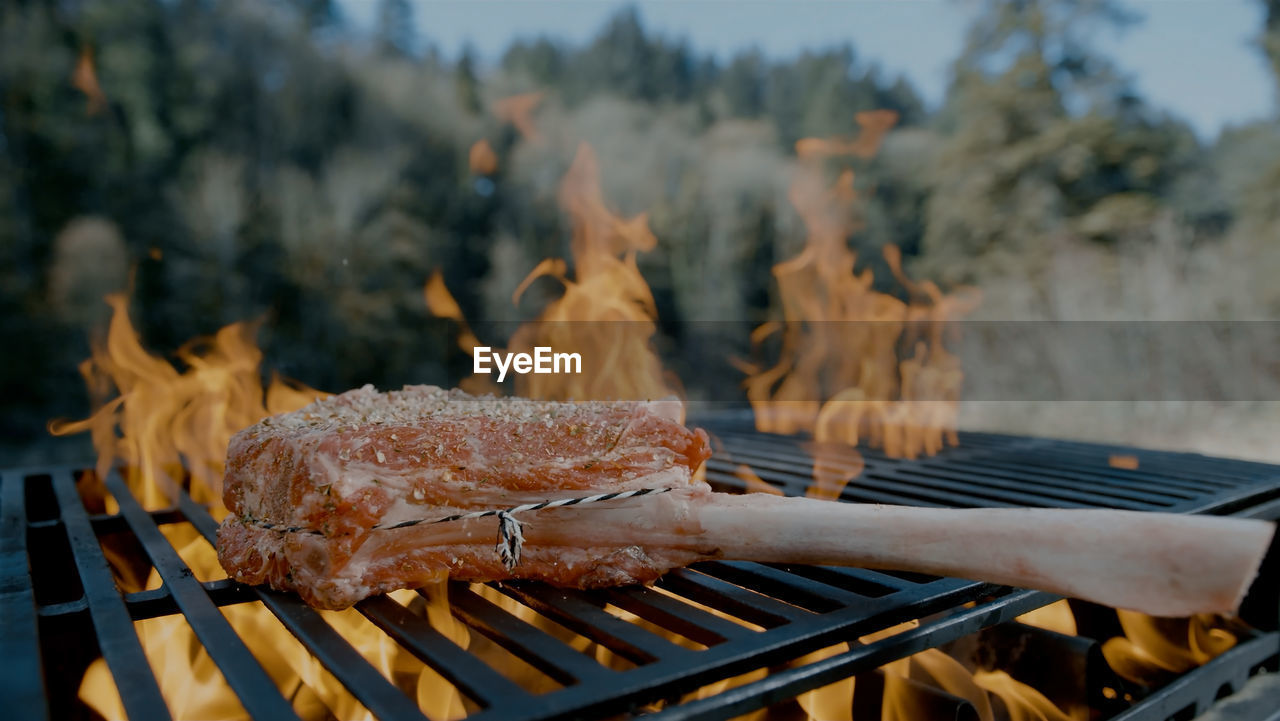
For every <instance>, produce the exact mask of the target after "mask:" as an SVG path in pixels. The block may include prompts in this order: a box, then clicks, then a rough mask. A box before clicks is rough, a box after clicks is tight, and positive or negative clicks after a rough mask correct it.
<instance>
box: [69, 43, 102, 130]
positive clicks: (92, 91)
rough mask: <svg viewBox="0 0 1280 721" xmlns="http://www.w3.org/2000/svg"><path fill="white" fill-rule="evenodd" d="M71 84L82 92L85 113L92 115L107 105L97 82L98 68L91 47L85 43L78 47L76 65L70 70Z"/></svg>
mask: <svg viewBox="0 0 1280 721" xmlns="http://www.w3.org/2000/svg"><path fill="white" fill-rule="evenodd" d="M71 84H72V86H74V87H75V89H76V90H79V91H80V92H82V93H84V97H85V110H84V112H85V115H89V116H93V115H97V114H98V113H100V112H102V110H103V109H104V108H106V107H107V96H106V95H105V94H104V93H103V92H102V86H101V85H99V84H98V70H97V67H96V66H95V65H94V62H93V49H92V48H90V47H89V46H88V45H85V46H84V47H83V48H81V49H80V56H79V57H78V58H77V59H76V67H75V69H74V70H72V71H71Z"/></svg>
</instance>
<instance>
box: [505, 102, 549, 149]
mask: <svg viewBox="0 0 1280 721" xmlns="http://www.w3.org/2000/svg"><path fill="white" fill-rule="evenodd" d="M544 95H545V93H542V92H533V93H521V94H520V95H512V96H510V97H507V98H503V99H501V100H499V101H497V102H496V103H494V104H493V114H494V115H496V116H498V119H499V120H501V121H503V122H505V123H510V124H511V125H513V126H515V129H516V130H517V131H519V133H520V137H522V138H524V139H525V140H528V141H529V142H531V143H537V142H541V141H542V135H541V134H539V133H538V128H537V126H536V125H534V123H533V111H535V110H537V109H538V106H539V105H541V104H542V98H543V96H544Z"/></svg>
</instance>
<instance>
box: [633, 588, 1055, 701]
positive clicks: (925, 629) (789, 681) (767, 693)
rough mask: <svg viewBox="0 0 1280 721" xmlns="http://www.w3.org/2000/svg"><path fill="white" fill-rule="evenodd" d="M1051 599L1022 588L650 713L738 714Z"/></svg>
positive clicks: (951, 637) (928, 646)
mask: <svg viewBox="0 0 1280 721" xmlns="http://www.w3.org/2000/svg"><path fill="white" fill-rule="evenodd" d="M1054 600H1056V598H1055V597H1050V596H1047V594H1042V593H1039V592H1036V591H1021V592H1019V593H1017V594H1014V595H1013V596H1010V597H1006V598H1004V599H1000V600H999V601H997V602H990V603H985V604H978V605H976V606H974V607H973V608H967V609H961V610H958V611H953V612H952V613H950V614H949V615H948V617H947V618H945V619H942V620H938V621H935V622H933V623H931V624H927V625H922V626H921V627H920V628H915V629H910V630H907V631H903V632H902V633H899V634H896V635H893V636H890V637H888V638H885V639H881V640H879V641H876V642H874V643H870V644H866V645H860V646H856V647H855V648H852V649H851V650H849V651H846V652H844V653H841V654H837V655H834V656H830V657H828V658H825V659H822V660H820V661H816V662H814V663H811V664H808V665H805V666H801V667H799V668H793V669H785V670H780V671H775V672H773V673H771V674H769V675H768V676H767V677H765V678H764V679H762V680H760V681H755V682H753V683H750V684H744V685H742V686H738V687H737V688H733V689H729V690H727V691H725V692H724V693H722V694H719V695H717V696H716V697H714V698H709V699H700V700H697V701H691V702H689V703H685V704H681V705H679V706H675V707H672V708H670V709H666V710H664V711H662V712H659V713H657V714H654V715H653V716H652V717H651V718H654V719H661V720H662V721H675V720H676V719H679V720H680V721H693V720H694V719H723V718H731V717H734V716H740V715H742V714H745V713H750V712H752V711H755V710H757V709H761V708H764V707H766V706H771V705H773V704H775V703H778V702H779V701H785V700H787V699H790V698H795V697H796V696H797V695H799V694H801V693H804V692H805V691H808V690H810V689H814V688H820V687H822V686H826V685H827V684H830V683H833V682H835V681H838V680H840V679H842V678H848V677H849V676H852V675H854V674H855V673H858V672H859V671H862V670H866V669H869V668H876V667H879V666H883V665H884V664H886V663H889V662H890V661H896V660H897V659H900V658H903V657H905V656H909V655H911V654H913V653H916V652H918V651H922V650H924V649H927V648H933V647H935V646H938V645H941V644H942V643H945V642H946V641H950V640H954V639H956V638H959V637H960V636H964V635H967V634H969V633H973V632H974V631H977V630H979V629H982V628H984V627H986V626H990V625H994V624H997V623H1004V622H1005V621H1011V620H1013V619H1014V618H1016V617H1017V616H1019V615H1021V614H1023V613H1026V612H1028V611H1032V610H1034V609H1037V608H1039V607H1041V606H1043V605H1045V604H1046V603H1049V602H1052V601H1054Z"/></svg>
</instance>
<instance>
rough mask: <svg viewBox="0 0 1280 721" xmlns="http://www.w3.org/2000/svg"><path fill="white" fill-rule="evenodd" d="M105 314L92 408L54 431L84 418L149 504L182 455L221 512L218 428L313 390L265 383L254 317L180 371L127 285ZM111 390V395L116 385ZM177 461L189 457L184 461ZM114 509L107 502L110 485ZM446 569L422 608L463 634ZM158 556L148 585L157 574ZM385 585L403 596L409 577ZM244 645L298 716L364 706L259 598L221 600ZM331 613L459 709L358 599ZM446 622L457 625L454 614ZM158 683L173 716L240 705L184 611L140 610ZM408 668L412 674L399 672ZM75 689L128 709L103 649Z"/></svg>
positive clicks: (197, 547)
mask: <svg viewBox="0 0 1280 721" xmlns="http://www.w3.org/2000/svg"><path fill="white" fill-rule="evenodd" d="M107 300H108V303H110V305H111V307H112V310H113V315H112V320H111V325H110V327H109V329H108V333H107V338H106V341H105V343H100V344H95V346H94V348H93V356H92V358H91V359H90V360H88V361H85V362H84V363H83V364H82V365H81V372H82V373H83V375H84V377H85V380H86V382H87V383H88V385H89V388H90V391H91V395H92V396H93V400H94V403H95V405H96V406H97V410H96V411H95V412H94V413H93V415H92V416H90V417H89V418H88V419H86V420H83V421H76V422H67V421H55V422H53V423H51V424H50V429H51V430H52V431H53V432H54V433H59V434H62V433H73V432H77V431H83V430H88V431H90V432H91V433H92V436H93V441H94V445H95V448H96V449H97V452H98V473H99V474H102V473H105V472H107V470H109V469H110V468H111V467H112V466H113V465H114V464H116V463H117V462H119V463H122V464H124V466H125V471H126V480H127V481H128V483H129V486H130V489H131V490H132V491H133V493H134V495H135V496H137V497H138V498H139V500H140V501H141V502H142V503H143V504H144V505H145V506H146V507H148V508H159V507H162V506H165V505H168V504H169V503H170V496H169V494H168V493H166V492H165V491H166V489H169V488H171V485H172V483H173V481H171V480H169V479H170V478H171V476H169V475H168V474H169V472H170V471H180V469H181V468H182V467H183V465H185V466H186V467H187V468H189V469H190V472H191V479H190V492H191V494H192V495H193V497H195V498H196V499H197V500H199V501H201V502H202V503H204V504H206V505H208V506H209V507H210V509H211V511H212V512H213V514H214V515H215V516H218V517H221V516H222V515H224V514H225V509H224V508H223V507H222V504H221V499H220V494H219V488H220V486H221V480H222V471H223V464H224V460H225V455H226V447H227V442H228V440H229V438H230V436H231V435H232V434H233V433H234V432H235V431H237V430H239V429H240V428H243V427H245V426H248V425H250V424H252V423H255V422H257V421H258V420H260V419H261V418H263V417H265V416H266V415H269V414H274V413H281V412H286V411H290V410H295V409H297V408H300V407H302V406H304V405H306V404H307V403H310V402H311V401H313V400H314V399H315V398H316V396H317V395H321V394H319V393H317V392H316V391H314V390H311V389H309V388H305V387H301V386H298V385H296V384H288V383H285V382H283V381H281V380H279V379H278V378H276V379H273V380H272V382H271V384H270V385H269V387H268V388H267V389H266V390H265V392H264V389H263V387H262V381H261V378H260V375H259V363H260V361H261V352H260V351H259V350H258V348H257V346H256V345H255V344H254V343H253V338H252V332H251V330H252V328H251V326H248V325H246V324H243V323H236V324H233V325H229V326H227V327H225V328H223V329H222V330H220V331H219V332H218V333H217V334H216V335H215V336H214V337H213V338H210V339H206V340H203V341H198V342H195V343H191V344H188V345H187V346H185V347H184V348H183V349H182V350H180V351H179V353H178V356H179V358H180V360H182V362H183V363H184V365H185V366H186V370H185V371H181V372H180V371H179V370H177V369H175V368H174V367H173V366H171V365H170V364H169V363H167V362H165V361H164V360H163V359H161V358H158V357H156V356H155V355H152V354H151V353H148V352H147V351H146V350H145V349H144V348H143V347H142V345H141V343H140V342H139V339H138V335H137V332H136V331H135V330H134V328H133V325H132V324H131V323H130V321H129V316H128V302H127V300H126V298H125V297H124V296H123V295H113V296H110V297H108V299H107ZM113 388H114V389H115V390H116V391H118V393H119V395H118V396H117V397H115V398H109V396H110V393H111V391H112V389H113ZM184 462H185V463H184ZM106 500H107V502H108V506H109V507H110V508H111V509H112V510H113V511H114V509H115V507H116V504H115V502H114V500H113V499H111V498H107V499H106ZM161 531H162V532H163V533H164V534H165V536H166V537H167V538H168V540H169V542H170V543H171V544H172V545H173V546H174V548H175V549H176V550H177V551H178V554H179V555H180V556H181V557H182V558H183V560H184V561H185V562H186V563H187V564H188V566H190V568H191V570H192V572H193V573H194V574H195V576H196V577H197V578H198V579H200V580H202V581H209V580H215V579H219V578H225V574H224V573H223V571H222V568H221V566H220V564H219V563H218V560H217V554H216V552H215V551H214V548H213V546H211V545H210V544H209V543H208V542H207V541H206V540H205V539H204V537H203V536H201V535H199V534H198V533H197V532H196V530H195V529H194V528H193V527H191V526H189V525H185V524H166V525H163V526H161ZM117 579H118V582H119V583H120V584H121V586H122V588H125V589H126V590H130V591H134V590H140V589H139V585H140V584H138V583H137V582H132V581H130V580H129V579H130V574H129V573H127V572H125V571H124V570H123V569H117ZM443 583H444V580H443V578H442V579H441V580H440V582H439V583H438V584H437V586H438V587H437V588H435V589H434V590H433V589H431V588H428V589H427V590H426V592H425V595H426V597H427V599H428V603H427V604H426V609H425V613H426V614H427V616H428V617H429V618H430V619H431V621H432V622H433V624H434V625H435V627H436V628H437V629H439V630H441V631H442V633H444V634H445V635H446V636H448V637H449V638H451V639H452V640H454V641H455V642H456V643H458V644H459V645H462V646H464V647H465V645H466V644H467V639H466V633H465V631H463V630H462V629H461V628H460V627H458V626H457V625H456V623H457V622H456V621H453V620H452V617H451V616H450V615H449V612H448V607H447V605H444V606H443V608H444V611H443V614H442V613H441V611H440V608H441V604H443V603H444V602H443V601H442V600H440V599H443V597H444V596H443V593H442V591H441V590H440V588H442V587H443ZM160 585H161V579H160V577H159V574H158V573H156V572H155V571H154V570H153V571H152V572H151V574H150V577H149V578H148V579H147V581H146V582H145V584H141V586H142V587H145V588H159V587H160ZM392 597H393V598H395V599H397V600H398V601H399V602H401V603H408V602H409V601H410V600H412V599H414V598H416V597H417V594H415V593H413V592H409V591H403V592H397V594H393V596H392ZM223 613H224V614H225V615H226V616H227V619H228V621H229V622H230V623H231V624H232V626H233V627H234V628H235V630H236V632H237V633H238V634H239V635H240V637H241V638H243V639H244V641H245V643H246V644H247V645H248V646H249V650H250V651H251V652H252V653H253V655H254V656H255V657H256V658H257V659H258V660H259V661H260V662H261V663H262V664H263V668H264V669H265V670H266V671H267V673H268V674H269V675H270V676H271V678H272V679H273V680H274V681H275V682H276V684H277V685H278V686H279V688H280V689H281V690H282V692H284V693H285V694H286V695H287V696H288V697H289V698H291V699H292V700H293V704H294V707H295V709H296V710H297V711H298V713H299V714H300V715H301V716H303V717H304V718H309V719H310V718H314V719H324V718H341V719H359V718H372V717H371V716H370V715H369V713H368V711H367V710H365V709H364V708H363V707H362V706H361V705H360V704H359V702H358V701H356V699H355V698H354V697H353V696H351V695H350V694H349V693H348V692H347V691H346V689H344V688H343V686H342V685H341V684H340V683H338V682H337V681H336V680H335V679H333V678H332V677H331V676H330V675H329V673H328V672H327V671H325V670H324V669H323V667H322V666H321V665H320V664H319V662H318V661H316V660H315V659H314V658H313V657H312V656H311V654H310V653H309V652H308V651H307V650H306V648H305V647H303V646H302V645H301V644H300V643H299V642H298V641H297V640H296V639H295V638H294V637H293V636H292V634H290V633H289V632H288V631H287V630H286V629H285V628H284V627H283V626H282V625H280V624H279V623H278V622H277V621H276V619H275V617H274V616H273V615H272V614H271V613H270V612H269V611H268V610H267V609H266V608H265V607H264V606H262V605H261V604H259V603H244V604H237V605H234V606H229V607H227V608H224V609H223ZM324 616H325V618H326V620H327V621H328V622H329V623H330V624H332V625H333V627H334V628H335V629H336V630H337V631H338V632H339V633H341V634H342V635H343V636H344V637H345V638H346V639H347V640H348V641H350V642H351V643H352V645H353V646H355V648H356V649H357V650H359V651H360V652H361V653H362V654H363V655H364V656H365V658H367V659H369V660H370V662H371V663H373V664H374V665H375V667H377V668H378V669H379V670H380V671H382V673H383V674H385V675H386V676H387V678H398V679H400V680H401V681H400V682H401V685H405V684H406V683H407V684H408V685H409V686H410V690H411V691H413V690H414V688H413V687H414V686H416V693H417V695H418V697H419V698H420V699H421V700H422V706H423V708H424V710H427V711H429V712H430V713H431V714H432V717H433V718H457V717H460V716H462V715H464V713H465V709H464V707H463V702H462V698H461V696H460V695H458V691H457V690H456V689H455V688H454V687H453V686H452V685H450V684H448V683H447V682H445V681H444V680H443V679H442V678H440V677H439V676H438V675H437V674H436V672H435V671H433V670H431V669H430V668H429V667H427V666H426V665H424V664H422V663H421V662H420V661H418V660H417V659H416V658H414V657H413V656H412V655H410V654H408V653H407V652H405V651H404V650H403V649H401V648H400V647H399V646H398V645H396V644H395V643H394V642H393V641H392V640H391V638H390V637H389V636H387V635H386V634H385V633H382V632H381V631H380V630H379V629H377V628H376V627H374V626H373V625H372V624H371V623H369V622H368V621H367V620H365V619H364V617H363V616H361V615H360V614H359V613H358V612H355V611H350V610H348V611H343V612H337V613H334V612H325V613H324ZM451 624H454V625H451ZM135 628H136V630H137V632H138V637H139V640H140V641H141V642H142V645H143V650H144V651H145V652H146V655H147V659H148V661H150V663H151V667H152V669H153V670H154V671H155V673H156V676H157V679H158V681H159V683H160V690H161V693H162V694H163V696H164V698H165V701H166V703H167V704H168V706H169V708H170V710H171V711H172V713H173V716H174V718H177V719H208V718H237V717H243V716H244V709H243V708H241V706H240V704H239V701H238V700H237V698H236V696H235V693H234V692H232V691H231V689H230V687H228V686H227V684H226V682H225V680H224V679H223V678H222V675H221V673H220V672H219V671H218V669H217V667H216V665H215V664H214V663H213V661H212V660H211V659H210V657H209V656H208V653H207V652H206V651H205V650H204V647H203V646H202V645H201V644H200V643H199V641H198V640H197V639H196V637H195V635H194V633H193V632H192V630H191V627H190V626H189V625H188V624H187V622H186V620H185V619H184V618H182V617H181V616H165V617H159V618H154V619H148V620H145V621H139V622H138V623H136V624H135ZM404 679H409V680H408V681H407V682H406V681H404ZM80 698H81V699H82V700H83V701H84V702H85V703H87V704H88V705H89V706H91V707H92V708H93V709H94V710H95V711H97V712H98V713H99V714H100V715H101V716H103V717H104V718H108V719H116V718H124V716H125V714H124V709H123V707H122V705H121V703H120V698H119V695H118V692H117V690H116V687H115V684H114V682H113V681H112V679H111V674H110V671H109V670H108V669H107V667H106V665H105V662H104V661H102V660H101V659H99V660H98V661H95V662H94V663H93V664H91V665H90V667H89V668H88V669H87V670H86V673H85V676H84V678H83V679H82V681H81V687H80Z"/></svg>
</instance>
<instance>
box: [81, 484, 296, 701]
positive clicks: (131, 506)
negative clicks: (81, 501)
mask: <svg viewBox="0 0 1280 721" xmlns="http://www.w3.org/2000/svg"><path fill="white" fill-rule="evenodd" d="M104 484H105V485H106V487H107V490H108V491H110V492H111V495H112V496H114V497H115V499H116V502H117V503H119V504H120V515H121V516H123V517H124V519H125V520H126V521H127V522H128V523H129V526H130V527H131V528H132V529H133V532H134V534H135V535H136V536H137V538H138V540H139V541H141V542H142V547H143V548H144V549H145V550H146V552H147V555H148V556H149V557H150V558H151V563H152V564H153V565H154V566H155V569H156V571H157V572H158V573H159V574H160V578H161V579H162V580H163V581H164V584H165V587H166V588H167V589H168V591H169V594H170V595H171V596H172V597H173V600H174V602H175V603H176V604H177V605H178V609H179V610H180V611H181V612H182V615H183V616H184V617H185V618H186V621H187V623H189V624H191V630H192V631H194V632H195V634H196V638H198V639H200V643H201V644H203V645H204V648H205V650H206V651H208V652H209V657H210V658H212V659H213V662H214V663H215V664H217V665H218V669H219V670H220V671H222V675H223V677H224V678H226V680H227V685H228V686H230V687H231V690H232V691H235V693H236V695H237V696H239V697H240V702H241V703H242V704H243V705H244V708H245V711H248V712H249V715H250V716H252V717H255V718H258V717H261V718H295V719H296V718H298V715H297V714H295V713H294V712H293V707H292V706H291V705H290V704H289V702H288V701H287V700H285V698H284V696H282V695H281V694H280V690H279V689H278V688H276V684H275V682H274V681H272V680H271V677H270V676H268V675H267V672H266V669H264V668H262V665H261V664H259V663H258V660H257V659H256V658H254V657H253V654H251V653H249V648H248V647H247V646H245V645H244V642H243V641H241V640H240V636H239V635H237V634H236V632H235V629H233V628H232V627H231V624H230V623H228V622H227V619H226V618H224V617H223V615H222V614H221V613H220V612H219V611H218V607H217V606H215V605H214V603H213V601H211V600H210V598H209V596H208V593H207V592H206V591H205V589H204V588H202V587H201V586H200V584H199V582H198V581H196V579H195V576H194V575H192V572H191V569H190V568H188V567H187V564H186V563H184V562H183V560H182V559H181V558H179V557H178V552H177V551H175V550H174V548H173V546H172V545H170V544H169V542H168V540H167V539H166V538H165V537H164V534H163V533H161V532H160V527H159V526H157V525H155V521H154V519H153V518H152V517H151V516H149V515H147V512H146V511H144V510H143V509H142V506H141V504H139V503H138V501H137V499H135V498H134V497H133V493H132V492H131V491H130V490H129V487H128V486H126V485H125V482H124V479H122V478H121V477H120V474H119V473H117V472H116V471H114V470H113V471H111V472H109V473H108V474H107V477H106V478H105V479H104Z"/></svg>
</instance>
